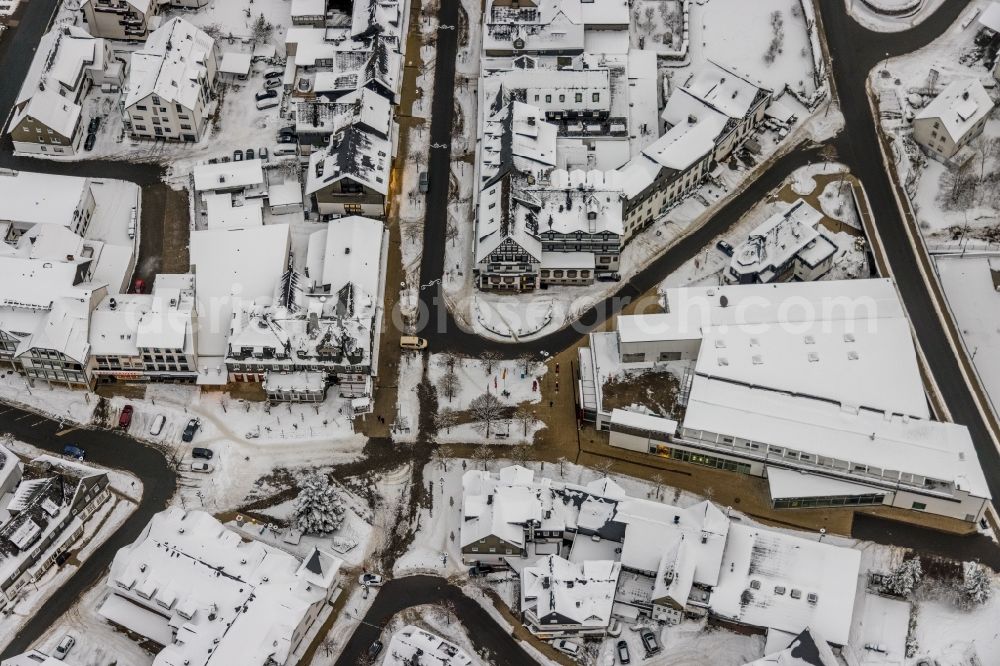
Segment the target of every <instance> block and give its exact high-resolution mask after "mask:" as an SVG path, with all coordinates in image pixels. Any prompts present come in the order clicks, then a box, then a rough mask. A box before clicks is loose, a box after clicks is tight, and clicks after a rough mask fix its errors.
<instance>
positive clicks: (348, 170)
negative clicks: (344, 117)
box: [305, 124, 392, 217]
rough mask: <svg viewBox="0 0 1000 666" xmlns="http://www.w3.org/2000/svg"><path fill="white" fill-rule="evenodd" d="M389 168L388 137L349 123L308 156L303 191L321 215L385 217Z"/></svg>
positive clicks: (390, 155)
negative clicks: (326, 143) (320, 148)
mask: <svg viewBox="0 0 1000 666" xmlns="http://www.w3.org/2000/svg"><path fill="white" fill-rule="evenodd" d="M391 168H392V142H391V141H389V139H388V137H386V136H384V135H380V134H378V133H376V132H374V131H372V130H371V128H370V126H369V125H367V124H365V125H362V124H352V125H349V126H347V127H345V128H344V129H343V130H341V131H339V132H337V133H336V134H333V135H331V136H330V143H329V145H328V146H327V147H326V148H325V149H323V150H317V151H315V152H314V153H312V155H310V157H309V166H308V168H307V175H306V190H305V192H306V195H307V196H310V197H312V199H313V202H314V205H315V208H316V210H317V211H318V212H319V213H320V215H364V216H367V217H384V216H385V207H386V198H387V196H388V194H389V171H390V169H391Z"/></svg>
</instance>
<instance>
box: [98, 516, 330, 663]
mask: <svg viewBox="0 0 1000 666" xmlns="http://www.w3.org/2000/svg"><path fill="white" fill-rule="evenodd" d="M314 557H315V558H318V559H317V561H316V563H315V564H312V565H311V566H312V568H307V567H306V565H307V564H310V563H311V562H312V559H313V558H314ZM340 565H341V561H340V559H339V558H337V557H335V556H333V555H331V554H329V553H324V552H323V551H314V552H313V553H311V554H310V556H309V557H307V559H306V561H300V560H299V559H297V558H295V557H293V556H292V555H289V554H288V553H285V552H284V551H281V550H278V549H277V548H273V547H271V546H268V545H265V544H263V543H261V542H259V541H249V542H246V541H244V540H243V539H242V537H241V536H240V535H239V534H237V533H236V532H232V531H230V530H228V529H226V528H224V527H223V526H222V524H221V523H219V521H217V520H216V519H215V518H213V517H212V516H210V515H209V514H206V513H203V512H200V511H191V512H186V513H185V512H184V511H183V510H182V509H180V508H178V507H171V508H169V509H167V510H166V511H163V512H161V513H158V514H156V515H155V516H153V518H152V520H151V521H150V523H149V525H148V526H147V527H146V530H145V531H144V532H143V534H142V535H141V536H140V537H139V538H138V539H137V540H136V541H135V543H133V544H132V545H130V546H126V547H124V548H122V549H121V550H119V551H118V553H117V554H116V555H115V559H114V561H113V563H112V565H111V571H110V574H109V576H108V582H107V585H108V587H109V588H110V589H111V590H112V592H113V593H114V594H113V595H112V596H114V595H118V596H119V597H121V598H124V599H127V600H129V601H130V602H131V603H132V604H134V605H135V606H137V607H145V608H152V609H155V610H156V611H157V612H158V613H160V614H161V621H162V624H163V625H166V626H170V627H172V628H173V629H174V630H175V632H176V634H175V636H174V642H172V643H170V644H169V645H167V646H166V647H165V648H164V649H163V650H162V651H161V652H160V653H159V654H158V655H157V656H156V659H155V661H154V664H155V665H156V666H174V665H179V664H189V665H190V666H224V665H225V666H228V665H229V664H242V665H246V666H254V665H259V666H263V665H264V664H267V663H285V661H286V660H287V659H288V658H289V656H290V653H291V650H292V649H293V648H294V647H295V644H294V641H295V640H296V639H297V638H298V636H297V633H298V631H299V630H300V628H301V625H302V624H303V622H304V621H306V620H307V618H308V616H309V614H310V613H311V612H313V611H314V609H315V608H316V606H317V604H322V603H324V602H325V600H326V598H327V594H328V592H329V590H330V589H331V587H332V585H333V583H334V580H335V578H336V575H337V571H338V570H339V568H340ZM313 569H316V571H318V572H319V573H316V571H313ZM223 572H224V575H222V574H223ZM123 619H124V620H125V625H126V626H127V627H129V628H131V629H133V630H135V631H139V632H140V633H142V632H143V630H144V627H141V626H140V627H132V626H130V625H129V620H128V618H117V619H116V621H119V622H121V621H122V620H123ZM144 635H145V634H144ZM272 660H273V661H272Z"/></svg>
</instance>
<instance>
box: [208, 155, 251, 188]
mask: <svg viewBox="0 0 1000 666" xmlns="http://www.w3.org/2000/svg"><path fill="white" fill-rule="evenodd" d="M263 182H264V163H263V162H261V160H260V159H252V160H242V161H240V162H217V163H216V164H208V163H205V164H198V165H196V166H195V167H194V188H195V189H196V190H198V191H199V192H211V191H215V190H233V189H239V188H244V187H250V186H252V185H260V184H262V183H263Z"/></svg>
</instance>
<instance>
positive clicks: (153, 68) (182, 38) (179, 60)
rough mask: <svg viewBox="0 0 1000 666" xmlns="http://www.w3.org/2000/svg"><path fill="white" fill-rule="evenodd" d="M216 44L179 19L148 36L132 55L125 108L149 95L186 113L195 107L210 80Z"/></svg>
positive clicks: (200, 31)
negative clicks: (185, 110)
mask: <svg viewBox="0 0 1000 666" xmlns="http://www.w3.org/2000/svg"><path fill="white" fill-rule="evenodd" d="M214 49H215V42H214V41H213V40H212V38H211V37H209V36H208V34H207V33H205V32H204V31H203V30H200V29H198V28H196V27H195V26H194V25H192V24H191V23H189V22H188V21H186V20H184V19H182V18H173V19H170V20H169V21H167V22H166V23H164V24H163V25H162V26H160V27H159V28H157V29H156V30H154V31H153V32H151V33H150V35H149V38H148V39H147V40H146V44H145V46H143V48H142V49H140V50H138V51H136V52H134V53H132V56H131V60H130V67H129V79H128V87H127V90H126V94H125V99H124V102H123V104H124V106H125V108H126V109H127V108H129V107H131V106H132V105H133V104H136V103H138V102H141V101H142V100H143V99H145V98H146V97H148V96H149V95H157V96H158V97H159V98H160V100H161V101H162V102H164V103H167V104H180V105H181V106H184V107H186V108H188V109H193V108H195V106H196V105H197V101H198V96H199V95H200V94H201V90H202V85H203V84H204V81H205V79H206V77H208V76H209V73H210V72H209V64H210V60H211V59H212V58H213V57H214V53H213V52H214Z"/></svg>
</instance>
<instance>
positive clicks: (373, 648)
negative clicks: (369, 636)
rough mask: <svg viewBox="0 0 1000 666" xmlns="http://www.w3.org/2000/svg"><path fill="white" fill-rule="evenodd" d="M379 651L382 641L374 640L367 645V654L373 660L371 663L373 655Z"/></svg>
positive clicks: (375, 655)
mask: <svg viewBox="0 0 1000 666" xmlns="http://www.w3.org/2000/svg"><path fill="white" fill-rule="evenodd" d="M381 651H382V641H375V642H374V643H372V644H371V645H369V646H368V656H369V657H370V658H371V659H372V660H373V663H374V659H375V657H377V656H378V655H379V652H381Z"/></svg>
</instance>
